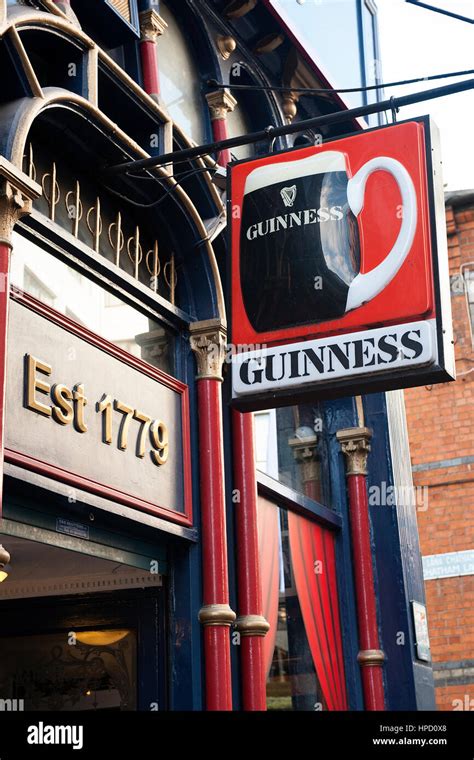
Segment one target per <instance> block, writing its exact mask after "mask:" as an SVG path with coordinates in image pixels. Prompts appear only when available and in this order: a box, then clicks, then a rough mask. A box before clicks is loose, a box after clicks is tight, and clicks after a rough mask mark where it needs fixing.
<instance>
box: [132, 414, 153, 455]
mask: <svg viewBox="0 0 474 760" xmlns="http://www.w3.org/2000/svg"><path fill="white" fill-rule="evenodd" d="M133 419H134V420H138V422H141V423H142V424H141V429H140V432H139V434H138V438H137V457H140V459H143V457H144V456H145V440H146V436H147V433H148V430H149V429H150V425H151V417H148V416H147V415H146V414H143V412H139V411H138V409H135V410H134V412H133Z"/></svg>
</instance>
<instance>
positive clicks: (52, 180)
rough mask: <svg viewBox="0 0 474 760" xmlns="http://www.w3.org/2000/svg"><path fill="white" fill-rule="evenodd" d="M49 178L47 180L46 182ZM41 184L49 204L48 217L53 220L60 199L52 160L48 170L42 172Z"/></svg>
mask: <svg viewBox="0 0 474 760" xmlns="http://www.w3.org/2000/svg"><path fill="white" fill-rule="evenodd" d="M48 180H49V182H48ZM41 186H42V188H43V193H44V197H45V198H46V200H47V201H48V206H49V218H50V219H51V221H52V222H54V220H55V217H56V206H57V205H58V203H59V201H60V199H61V190H60V188H59V182H58V180H57V170H56V162H55V161H53V166H52V168H51V171H50V172H46V174H43V177H42V179H41Z"/></svg>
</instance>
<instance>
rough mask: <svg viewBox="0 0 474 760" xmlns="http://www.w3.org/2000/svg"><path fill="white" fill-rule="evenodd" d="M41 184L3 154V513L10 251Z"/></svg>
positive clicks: (0, 203)
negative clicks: (19, 222)
mask: <svg viewBox="0 0 474 760" xmlns="http://www.w3.org/2000/svg"><path fill="white" fill-rule="evenodd" d="M39 195H41V187H40V186H39V185H38V184H37V183H36V182H34V181H33V180H32V179H30V178H29V177H28V176H27V175H26V174H24V173H23V172H22V171H20V170H19V169H17V167H16V166H14V165H13V164H12V163H10V161H7V159H6V158H4V157H3V156H0V515H1V510H2V501H3V499H2V496H3V491H2V484H3V452H4V448H5V438H4V418H5V386H6V361H7V332H8V304H9V296H10V254H11V247H12V244H11V236H12V232H13V227H14V226H15V224H16V222H17V221H18V219H20V218H21V217H22V216H25V214H29V213H30V212H31V207H32V201H33V200H34V199H35V198H37V197H38V196H39Z"/></svg>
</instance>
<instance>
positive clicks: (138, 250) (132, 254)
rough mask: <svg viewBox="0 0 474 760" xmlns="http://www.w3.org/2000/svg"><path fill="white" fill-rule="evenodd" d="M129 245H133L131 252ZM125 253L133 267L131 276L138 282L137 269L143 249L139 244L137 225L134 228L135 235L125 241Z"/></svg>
mask: <svg viewBox="0 0 474 760" xmlns="http://www.w3.org/2000/svg"><path fill="white" fill-rule="evenodd" d="M131 244H133V251H131V250H130V247H131ZM127 253H128V256H129V259H130V261H131V262H132V264H133V267H134V273H133V276H134V277H135V279H136V280H138V267H139V265H140V264H141V261H142V259H143V248H142V244H141V243H140V228H139V226H138V224H137V226H136V227H135V234H134V235H132V237H129V238H128V240H127Z"/></svg>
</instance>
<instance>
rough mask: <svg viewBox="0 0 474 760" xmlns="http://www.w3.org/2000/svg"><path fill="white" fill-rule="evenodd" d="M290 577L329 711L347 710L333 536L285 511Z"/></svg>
mask: <svg viewBox="0 0 474 760" xmlns="http://www.w3.org/2000/svg"><path fill="white" fill-rule="evenodd" d="M288 532H289V540H290V551H291V563H292V568H293V576H294V581H295V585H296V591H297V593H298V600H299V603H300V607H301V614H302V616H303V622H304V626H305V629H306V635H307V638H308V642H309V646H310V649H311V655H312V658H313V662H314V667H315V670H316V674H317V676H318V680H319V683H320V685H321V690H322V692H323V695H324V699H325V700H326V704H327V707H328V709H329V710H347V695H346V686H345V677H344V661H343V655H342V638H341V627H340V620H339V604H338V593H337V583H336V558H335V545H334V535H333V533H332V532H331V531H328V530H326V529H324V528H322V527H321V526H320V525H318V524H317V523H313V522H310V521H309V520H306V519H305V518H304V517H300V516H299V515H297V514H295V513H294V512H288Z"/></svg>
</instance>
